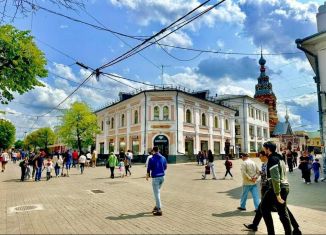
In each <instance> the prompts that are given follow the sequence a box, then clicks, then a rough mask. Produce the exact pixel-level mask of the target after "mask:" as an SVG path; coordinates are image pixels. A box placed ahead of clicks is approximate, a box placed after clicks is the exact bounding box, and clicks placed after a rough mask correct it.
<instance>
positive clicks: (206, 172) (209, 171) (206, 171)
mask: <svg viewBox="0 0 326 235" xmlns="http://www.w3.org/2000/svg"><path fill="white" fill-rule="evenodd" d="M210 173H211V167H210V166H208V165H207V166H205V175H209V174H210Z"/></svg>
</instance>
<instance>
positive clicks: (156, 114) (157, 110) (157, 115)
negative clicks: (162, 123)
mask: <svg viewBox="0 0 326 235" xmlns="http://www.w3.org/2000/svg"><path fill="white" fill-rule="evenodd" d="M159 119H160V108H159V107H158V106H155V107H154V120H159Z"/></svg>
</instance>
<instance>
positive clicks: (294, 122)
mask: <svg viewBox="0 0 326 235" xmlns="http://www.w3.org/2000/svg"><path fill="white" fill-rule="evenodd" d="M277 114H278V117H279V119H280V121H283V122H284V121H285V115H286V106H284V105H278V107H277ZM288 115H289V122H290V124H291V126H292V127H293V128H296V127H299V126H302V124H303V122H302V119H301V116H300V115H298V114H294V113H293V112H292V111H291V109H290V108H289V107H288Z"/></svg>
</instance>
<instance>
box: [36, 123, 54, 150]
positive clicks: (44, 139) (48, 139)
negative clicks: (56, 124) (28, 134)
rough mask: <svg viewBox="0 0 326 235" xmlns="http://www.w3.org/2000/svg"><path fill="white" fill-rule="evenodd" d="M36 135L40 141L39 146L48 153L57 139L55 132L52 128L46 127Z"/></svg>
mask: <svg viewBox="0 0 326 235" xmlns="http://www.w3.org/2000/svg"><path fill="white" fill-rule="evenodd" d="M36 133H37V139H38V146H39V147H40V148H43V149H45V150H46V151H47V150H48V146H49V145H51V144H54V141H55V139H56V136H55V134H54V131H53V130H52V129H51V128H50V127H44V128H40V129H38V130H37V131H36Z"/></svg>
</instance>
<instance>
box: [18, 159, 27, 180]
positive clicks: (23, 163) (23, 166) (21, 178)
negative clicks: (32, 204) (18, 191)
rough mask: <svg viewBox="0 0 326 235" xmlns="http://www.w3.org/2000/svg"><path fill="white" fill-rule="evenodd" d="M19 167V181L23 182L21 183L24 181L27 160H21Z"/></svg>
mask: <svg viewBox="0 0 326 235" xmlns="http://www.w3.org/2000/svg"><path fill="white" fill-rule="evenodd" d="M19 166H20V169H21V176H20V181H21V182H23V181H25V175H26V169H27V167H28V158H25V159H24V160H21V161H20V163H19Z"/></svg>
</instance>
